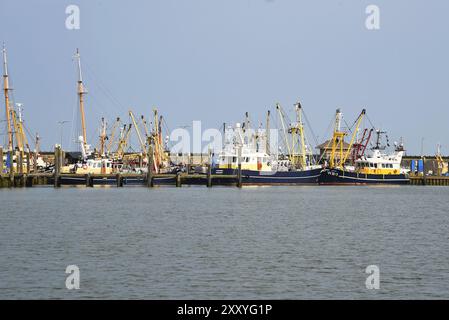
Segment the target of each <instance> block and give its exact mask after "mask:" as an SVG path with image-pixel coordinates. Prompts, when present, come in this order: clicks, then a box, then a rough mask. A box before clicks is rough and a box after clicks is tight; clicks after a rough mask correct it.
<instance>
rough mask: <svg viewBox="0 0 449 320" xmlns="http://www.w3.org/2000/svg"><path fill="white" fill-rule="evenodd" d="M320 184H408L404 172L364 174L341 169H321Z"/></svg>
mask: <svg viewBox="0 0 449 320" xmlns="http://www.w3.org/2000/svg"><path fill="white" fill-rule="evenodd" d="M318 182H319V184H320V185H356V184H408V183H409V182H410V180H409V178H408V176H407V175H406V174H385V175H382V174H364V173H357V172H351V171H346V170H341V169H324V170H322V172H321V174H320V177H319V180H318Z"/></svg>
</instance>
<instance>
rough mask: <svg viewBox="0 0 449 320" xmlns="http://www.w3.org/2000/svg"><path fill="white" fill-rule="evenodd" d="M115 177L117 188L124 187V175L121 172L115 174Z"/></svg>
mask: <svg viewBox="0 0 449 320" xmlns="http://www.w3.org/2000/svg"><path fill="white" fill-rule="evenodd" d="M115 179H116V182H117V188H120V187H123V177H122V174H121V173H120V172H119V173H117V174H116V175H115Z"/></svg>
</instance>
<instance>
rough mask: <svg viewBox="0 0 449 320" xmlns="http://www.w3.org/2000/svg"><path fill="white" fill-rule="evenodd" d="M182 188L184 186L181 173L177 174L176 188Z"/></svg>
mask: <svg viewBox="0 0 449 320" xmlns="http://www.w3.org/2000/svg"><path fill="white" fill-rule="evenodd" d="M181 186H182V181H181V172H178V173H177V174H176V187H178V188H180V187H181Z"/></svg>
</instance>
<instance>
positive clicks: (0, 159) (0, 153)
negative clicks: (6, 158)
mask: <svg viewBox="0 0 449 320" xmlns="http://www.w3.org/2000/svg"><path fill="white" fill-rule="evenodd" d="M2 173H3V147H0V175H1V174H2Z"/></svg>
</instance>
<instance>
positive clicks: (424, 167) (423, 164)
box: [422, 157, 427, 186]
mask: <svg viewBox="0 0 449 320" xmlns="http://www.w3.org/2000/svg"><path fill="white" fill-rule="evenodd" d="M422 171H423V179H422V184H423V185H424V186H425V185H427V176H426V158H425V157H423V158H422Z"/></svg>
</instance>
